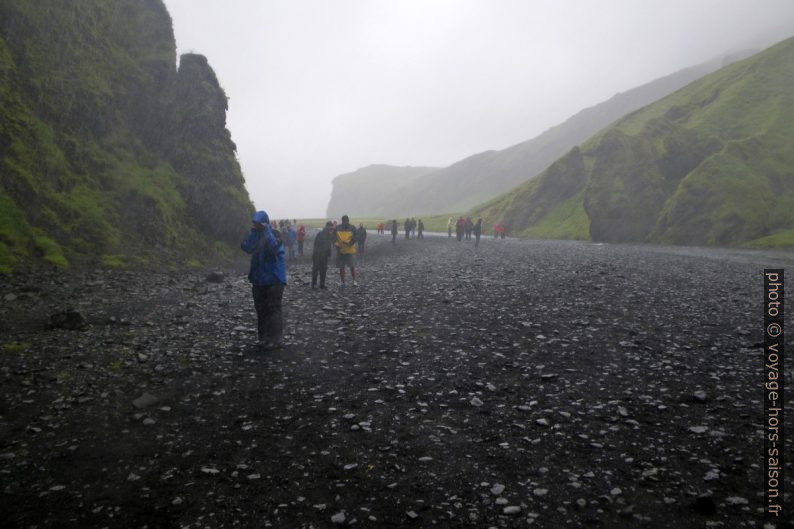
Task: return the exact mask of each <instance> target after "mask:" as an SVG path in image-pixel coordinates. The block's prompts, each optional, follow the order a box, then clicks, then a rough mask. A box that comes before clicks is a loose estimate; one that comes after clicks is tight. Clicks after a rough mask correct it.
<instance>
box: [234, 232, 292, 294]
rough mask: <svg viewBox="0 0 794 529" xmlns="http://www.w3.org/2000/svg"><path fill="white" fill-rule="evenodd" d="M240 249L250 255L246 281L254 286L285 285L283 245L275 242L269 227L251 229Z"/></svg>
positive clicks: (285, 268)
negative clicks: (249, 267)
mask: <svg viewBox="0 0 794 529" xmlns="http://www.w3.org/2000/svg"><path fill="white" fill-rule="evenodd" d="M240 247H241V248H242V249H243V251H244V252H245V253H248V254H251V270H250V271H249V272H248V280H249V281H250V282H251V283H252V284H254V285H286V284H287V266H286V262H285V260H284V245H283V244H281V243H280V242H279V241H277V240H276V237H275V235H273V230H272V229H271V227H270V225H268V224H265V229H263V230H256V229H253V228H252V229H251V232H250V233H249V234H248V236H247V237H246V238H245V240H244V241H243V242H242V244H241V245H240Z"/></svg>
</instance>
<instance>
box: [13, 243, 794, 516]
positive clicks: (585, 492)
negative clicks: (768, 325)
mask: <svg viewBox="0 0 794 529" xmlns="http://www.w3.org/2000/svg"><path fill="white" fill-rule="evenodd" d="M388 240H390V237H388V238H387V237H383V238H380V237H377V236H374V235H371V236H370V237H369V239H368V249H367V253H366V255H365V256H364V257H363V258H362V259H361V260H360V272H361V280H360V283H361V285H360V286H359V287H357V288H354V287H348V288H345V289H342V288H340V287H339V280H338V277H337V275H336V274H335V273H334V271H333V270H329V285H330V287H331V288H330V289H329V290H328V291H319V290H317V291H315V290H311V289H310V288H309V286H308V284H309V281H310V264H309V262H308V260H305V261H298V262H296V263H293V264H292V265H291V267H290V283H291V284H290V286H289V287H288V288H287V290H286V293H285V304H286V307H287V318H288V332H289V333H290V334H289V338H290V342H291V344H290V345H289V346H287V347H286V348H284V349H282V350H279V351H275V352H261V351H258V350H257V349H256V348H255V347H253V346H252V344H253V341H254V337H255V335H254V314H253V304H252V301H251V296H250V288H249V286H248V284H247V281H246V280H245V277H244V274H240V273H234V272H227V275H226V279H225V280H224V281H223V282H221V283H211V282H207V281H206V280H205V274H187V275H169V274H144V273H131V272H102V271H97V272H90V273H86V274H79V275H70V276H55V275H44V276H40V277H37V278H35V280H34V278H31V277H21V276H17V277H12V278H8V281H6V282H4V283H3V284H2V287H1V288H0V302H2V308H1V309H0V320H1V322H0V332H2V339H0V347H2V353H1V354H0V377H2V389H0V476H2V480H1V483H2V494H0V512H2V513H3V518H4V519H5V522H4V526H5V527H34V526H35V527H150V528H159V527H196V528H198V527H212V528H215V527H278V528H290V527H296V528H298V527H306V528H308V527H317V528H319V527H344V526H350V525H354V526H357V527H483V528H487V527H527V526H534V527H605V528H621V527H626V528H629V527H678V528H686V527H725V528H734V527H762V526H763V524H762V523H760V520H761V519H762V516H761V514H760V512H759V509H760V510H763V507H764V505H763V503H762V502H763V501H764V498H763V496H762V495H761V493H762V491H763V488H762V483H761V466H762V465H763V460H762V458H761V456H762V442H763V418H762V414H761V412H762V409H761V398H762V393H761V384H762V382H763V379H762V376H763V375H762V367H763V361H762V360H763V358H762V352H763V349H762V345H763V344H762V339H763V337H762V334H761V331H762V329H761V322H762V319H761V318H762V312H761V310H762V309H761V300H762V291H761V288H762V278H761V269H762V268H763V267H764V265H769V266H778V267H780V266H787V267H790V266H791V263H794V258H793V257H792V255H791V254H785V253H778V254H761V253H756V252H738V251H727V250H703V249H670V248H661V247H633V246H611V245H594V244H585V243H573V242H571V243H568V242H551V241H549V242H538V241H513V240H507V241H495V240H493V239H490V238H485V239H483V240H482V242H481V245H480V248H478V249H474V248H473V244H472V242H469V241H464V242H462V243H458V242H456V241H454V240H448V239H446V238H445V237H428V238H426V239H424V240H419V241H417V240H410V241H406V240H404V239H398V244H397V245H395V246H392V245H391V244H390V243H389V242H387V241H388ZM67 307H72V308H74V309H76V310H77V311H79V312H80V313H81V314H83V315H84V316H85V317H86V319H87V325H86V326H85V328H83V329H81V330H77V329H64V328H56V329H48V330H45V329H44V327H45V325H46V323H47V319H48V317H49V315H51V314H53V313H55V312H57V311H60V310H64V309H66V308H67ZM791 312H792V311H789V313H791ZM788 325H789V328H794V327H792V326H791V323H790V321H789V322H788ZM789 375H790V372H789ZM788 378H789V379H790V376H789V377H788ZM787 411H788V414H789V416H791V410H790V409H787ZM790 446H792V445H791V444H790ZM787 458H788V460H789V461H794V454H792V450H791V449H788V451H787ZM792 476H794V472H793V471H792V469H791V468H789V471H788V475H787V480H790V479H791V477H792ZM788 489H789V491H794V487H792V486H791V483H790V482H789V483H788ZM789 503H791V502H790V501H789Z"/></svg>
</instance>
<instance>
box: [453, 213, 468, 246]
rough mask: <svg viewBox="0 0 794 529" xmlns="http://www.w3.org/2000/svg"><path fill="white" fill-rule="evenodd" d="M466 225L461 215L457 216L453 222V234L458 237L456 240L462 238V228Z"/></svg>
mask: <svg viewBox="0 0 794 529" xmlns="http://www.w3.org/2000/svg"><path fill="white" fill-rule="evenodd" d="M465 226H466V220H465V219H464V218H463V217H460V218H458V221H457V222H456V223H455V235H456V236H457V238H458V242H460V241H461V240H463V230H464V229H465Z"/></svg>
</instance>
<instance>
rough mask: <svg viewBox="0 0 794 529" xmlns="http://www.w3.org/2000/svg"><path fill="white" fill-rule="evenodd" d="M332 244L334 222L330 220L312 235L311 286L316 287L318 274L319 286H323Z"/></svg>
mask: <svg viewBox="0 0 794 529" xmlns="http://www.w3.org/2000/svg"><path fill="white" fill-rule="evenodd" d="M333 245H334V223H333V222H331V221H330V220H329V221H328V222H326V223H325V228H323V229H322V230H320V232H319V233H318V234H317V235H315V236H314V246H313V247H312V288H317V276H318V275H319V276H320V288H328V287H326V286H325V276H326V274H327V272H328V259H330V258H331V247H332V246H333Z"/></svg>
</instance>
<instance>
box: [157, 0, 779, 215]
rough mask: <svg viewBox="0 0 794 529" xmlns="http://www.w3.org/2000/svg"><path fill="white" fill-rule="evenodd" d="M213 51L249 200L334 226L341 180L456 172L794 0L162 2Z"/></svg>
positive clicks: (718, 44) (700, 56) (737, 37)
mask: <svg viewBox="0 0 794 529" xmlns="http://www.w3.org/2000/svg"><path fill="white" fill-rule="evenodd" d="M165 4H166V6H167V7H168V10H169V12H170V13H171V17H172V18H173V21H174V31H175V33H176V42H177V47H178V52H179V53H180V54H181V53H185V52H195V53H201V54H203V55H206V56H207V58H208V60H209V63H210V65H211V66H212V67H213V68H214V70H215V72H216V74H217V75H218V79H219V80H220V83H221V86H222V87H223V88H224V90H225V91H226V95H227V96H228V97H229V113H228V118H227V125H228V127H229V130H230V131H231V133H232V139H233V140H234V141H235V143H236V144H237V151H238V157H239V159H240V163H241V165H242V168H243V174H244V175H245V178H246V185H247V187H248V191H249V192H250V194H251V198H252V199H253V201H254V204H255V205H256V207H257V208H258V209H265V210H267V211H268V213H270V215H271V216H272V217H275V218H281V217H322V216H323V215H325V209H326V206H327V205H328V200H329V198H330V193H331V180H332V179H333V177H334V176H336V175H339V174H342V173H346V172H351V171H353V170H355V169H358V168H360V167H364V166H366V165H370V164H373V163H387V164H392V165H434V166H446V165H449V164H451V163H453V162H456V161H458V160H460V159H462V158H465V157H467V156H469V155H472V154H475V153H477V152H481V151H484V150H488V149H503V148H505V147H509V146H510V145H514V144H516V143H519V142H521V141H524V140H528V139H530V138H533V137H534V136H536V135H538V134H540V133H541V132H543V131H544V130H546V129H548V128H549V127H551V126H554V125H556V124H558V123H561V122H562V121H564V120H565V119H567V118H568V117H570V116H571V115H573V114H575V113H576V112H578V111H579V110H581V109H583V108H585V107H588V106H592V105H594V104H597V103H599V102H601V101H604V100H606V99H608V98H609V97H611V96H612V95H614V94H615V93H616V92H622V91H625V90H628V89H631V88H633V87H635V86H638V85H640V84H643V83H646V82H648V81H651V80H653V79H656V78H658V77H661V76H664V75H667V74H670V73H672V72H674V71H676V70H679V69H681V68H684V67H687V66H691V65H694V64H697V63H699V62H703V61H705V60H708V59H711V58H713V57H715V56H719V55H721V54H722V53H724V52H726V51H732V50H736V49H741V48H743V47H746V46H748V45H749V44H751V43H753V42H754V41H757V40H758V39H759V38H760V39H764V38H767V39H768V38H771V36H772V35H774V36H781V37H783V36H788V35H794V1H792V0H642V1H638V0H225V1H219V0H165Z"/></svg>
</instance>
